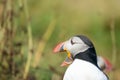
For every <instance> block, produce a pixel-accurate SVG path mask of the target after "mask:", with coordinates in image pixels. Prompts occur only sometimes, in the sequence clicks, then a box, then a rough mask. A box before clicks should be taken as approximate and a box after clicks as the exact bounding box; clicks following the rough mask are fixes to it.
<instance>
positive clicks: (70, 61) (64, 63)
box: [61, 57, 73, 67]
mask: <svg viewBox="0 0 120 80" xmlns="http://www.w3.org/2000/svg"><path fill="white" fill-rule="evenodd" d="M72 62H73V60H71V59H70V58H68V57H66V59H65V60H64V61H63V62H62V64H61V67H64V66H68V65H70V64H71V63H72Z"/></svg>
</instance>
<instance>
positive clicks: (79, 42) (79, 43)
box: [70, 38, 81, 45]
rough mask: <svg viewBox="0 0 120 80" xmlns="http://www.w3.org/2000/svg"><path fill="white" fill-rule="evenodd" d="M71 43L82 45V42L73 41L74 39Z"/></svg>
mask: <svg viewBox="0 0 120 80" xmlns="http://www.w3.org/2000/svg"><path fill="white" fill-rule="evenodd" d="M70 42H71V44H72V45H73V44H81V43H80V42H78V41H76V42H75V41H73V38H72V39H71V40H70Z"/></svg>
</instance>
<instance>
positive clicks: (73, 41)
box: [53, 35, 97, 63]
mask: <svg viewBox="0 0 120 80" xmlns="http://www.w3.org/2000/svg"><path fill="white" fill-rule="evenodd" d="M64 51H65V52H67V58H66V62H71V61H73V60H74V59H76V58H80V59H83V60H84V59H86V60H87V61H88V59H90V60H92V58H93V59H94V61H95V63H97V59H96V52H95V49H94V45H93V43H92V42H91V40H90V39H88V38H87V37H86V36H84V35H76V36H73V37H71V38H70V39H69V40H67V41H65V42H61V43H59V44H58V45H57V46H56V47H55V48H54V50H53V52H54V53H58V52H64ZM92 61H93V60H92Z"/></svg>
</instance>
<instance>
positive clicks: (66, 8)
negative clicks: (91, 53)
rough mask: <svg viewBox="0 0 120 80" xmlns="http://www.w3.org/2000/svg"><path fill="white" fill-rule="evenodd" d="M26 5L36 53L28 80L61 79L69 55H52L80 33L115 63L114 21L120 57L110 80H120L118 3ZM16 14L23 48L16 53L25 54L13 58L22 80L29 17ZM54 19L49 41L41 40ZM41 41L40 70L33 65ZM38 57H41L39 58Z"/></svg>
mask: <svg viewBox="0 0 120 80" xmlns="http://www.w3.org/2000/svg"><path fill="white" fill-rule="evenodd" d="M13 1H14V0H13ZM18 1H23V0H18ZM16 2H17V1H16ZM1 4H2V3H1ZM27 4H28V11H29V17H30V25H31V30H32V39H33V54H32V60H31V66H30V69H29V73H28V76H27V80H61V79H62V76H63V74H64V72H65V70H66V67H60V64H61V62H62V61H63V60H64V59H65V57H66V54H58V55H55V54H52V53H53V52H52V50H53V48H54V46H55V45H56V44H57V43H59V42H61V41H64V40H66V39H68V38H70V37H71V36H74V35H77V34H84V35H87V36H88V37H89V38H90V39H91V40H92V41H93V43H94V45H95V47H96V51H97V54H98V55H101V56H104V57H106V58H108V59H109V60H110V61H111V62H112V58H113V56H112V55H113V53H112V50H113V45H112V40H111V28H110V26H111V19H112V20H113V21H114V26H115V38H116V39H115V40H116V48H117V56H116V63H113V64H114V67H115V71H113V73H114V74H112V75H113V77H112V78H111V77H110V78H111V80H119V79H120V77H119V75H120V68H119V67H120V63H119V61H120V54H119V53H120V50H119V48H120V42H119V41H120V35H119V34H120V7H119V5H120V1H119V0H109V1H104V0H97V1H95V0H90V1H88V0H28V1H27ZM0 7H2V6H0ZM0 11H1V10H0ZM15 11H17V9H16V10H15ZM17 12H18V13H19V15H18V17H17V18H16V19H15V20H16V25H17V28H16V34H15V35H16V36H15V38H14V42H16V43H18V42H21V43H22V47H20V48H19V47H15V48H16V49H17V51H19V49H20V51H22V52H21V54H22V57H20V56H21V55H17V57H16V58H14V59H15V63H17V66H16V67H17V68H18V69H19V74H18V75H19V76H20V78H21V77H22V76H23V74H24V69H25V66H26V62H27V58H28V54H27V53H28V47H29V46H28V40H29V39H28V31H27V27H26V26H27V18H26V17H25V14H24V11H23V12H19V11H17ZM52 20H55V27H54V30H53V31H52V33H51V34H49V36H50V38H49V39H48V41H46V40H44V39H42V38H43V35H44V34H45V33H46V30H47V29H48V27H49V25H50V24H51V22H52ZM42 40H43V43H46V44H45V48H44V50H43V51H42V53H40V55H41V57H40V59H39V60H40V61H39V63H38V65H37V67H36V68H34V67H33V66H32V63H33V62H34V55H35V53H36V50H37V48H38V45H39V43H40V42H41V41H42ZM19 53H20V52H19ZM36 58H39V56H38V57H36ZM108 75H110V76H111V73H108ZM13 79H15V78H13Z"/></svg>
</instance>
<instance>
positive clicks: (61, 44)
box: [53, 42, 64, 53]
mask: <svg viewBox="0 0 120 80" xmlns="http://www.w3.org/2000/svg"><path fill="white" fill-rule="evenodd" d="M63 44H64V43H63V42H62V43H59V44H58V45H57V46H56V47H55V48H54V49H53V52H54V53H57V52H60V51H61V48H62V46H63Z"/></svg>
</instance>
